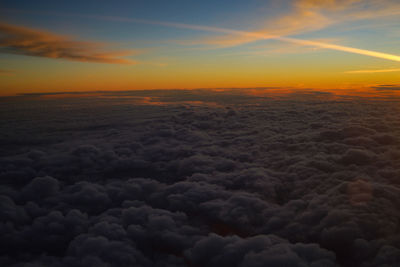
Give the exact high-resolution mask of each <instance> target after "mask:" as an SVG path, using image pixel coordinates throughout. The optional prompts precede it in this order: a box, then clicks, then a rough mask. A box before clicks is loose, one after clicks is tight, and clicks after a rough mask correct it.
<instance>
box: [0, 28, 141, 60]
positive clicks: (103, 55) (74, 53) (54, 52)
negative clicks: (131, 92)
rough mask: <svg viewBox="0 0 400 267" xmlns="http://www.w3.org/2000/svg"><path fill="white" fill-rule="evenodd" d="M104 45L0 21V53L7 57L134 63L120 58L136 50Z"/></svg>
mask: <svg viewBox="0 0 400 267" xmlns="http://www.w3.org/2000/svg"><path fill="white" fill-rule="evenodd" d="M104 47H105V44H104V43H98V42H87V41H76V40H74V39H72V38H71V37H68V36H62V35H57V34H53V33H50V32H46V31H41V30H37V29H31V28H27V27H20V26H15V25H10V24H6V23H1V22H0V49H1V50H0V51H1V52H2V53H8V54H18V55H27V56H37V57H46V58H59V59H66V60H70V61H80V62H96V63H110V64H136V63H137V62H136V61H132V60H129V59H124V58H121V57H123V56H128V55H132V54H135V53H137V51H110V50H104Z"/></svg>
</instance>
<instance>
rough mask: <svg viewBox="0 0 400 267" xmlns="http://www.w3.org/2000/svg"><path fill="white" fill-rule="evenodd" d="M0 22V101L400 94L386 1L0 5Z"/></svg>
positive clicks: (399, 62)
mask: <svg viewBox="0 0 400 267" xmlns="http://www.w3.org/2000/svg"><path fill="white" fill-rule="evenodd" d="M0 16H1V21H0V95H15V94H19V93H39V92H64V91H98V90H134V89H175V88H176V89H191V88H241V87H245V88H251V87H271V86H274V87H291V88H302V89H304V88H318V89H330V90H332V89H333V90H335V89H346V90H349V89H352V88H354V89H357V90H359V89H363V88H366V89H367V88H376V87H379V86H382V85H389V87H391V88H398V85H399V84H400V49H399V47H400V27H399V26H400V19H399V17H400V3H399V2H398V1H396V0H381V1H377V0H323V1H316V0H292V1H289V0H285V1H260V0H249V1H239V0H234V1H227V0H223V1H218V2H216V1H208V0H207V1H184V0H173V1H118V3H117V4H116V3H112V2H110V1H85V2H84V3H82V2H78V1H7V0H6V1H2V2H1V3H0Z"/></svg>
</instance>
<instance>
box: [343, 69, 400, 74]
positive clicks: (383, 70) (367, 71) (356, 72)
mask: <svg viewBox="0 0 400 267" xmlns="http://www.w3.org/2000/svg"><path fill="white" fill-rule="evenodd" d="M384 72H400V69H380V70H351V71H346V72H345V73H349V74H363V73H384Z"/></svg>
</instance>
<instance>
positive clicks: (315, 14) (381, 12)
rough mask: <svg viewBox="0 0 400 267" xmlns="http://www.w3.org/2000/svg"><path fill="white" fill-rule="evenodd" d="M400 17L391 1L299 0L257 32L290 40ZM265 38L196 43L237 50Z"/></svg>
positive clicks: (227, 37)
mask: <svg viewBox="0 0 400 267" xmlns="http://www.w3.org/2000/svg"><path fill="white" fill-rule="evenodd" d="M395 15H400V4H399V3H396V2H395V1H391V0H381V1H376V0H296V1H293V5H292V9H291V11H290V12H289V13H286V14H279V15H277V16H275V17H272V18H271V17H268V18H267V19H262V20H260V22H259V25H260V26H259V27H258V28H257V29H255V30H254V32H256V33H259V34H260V35H278V36H289V35H295V34H303V33H307V32H313V31H317V30H321V29H324V28H327V27H329V26H332V25H335V24H339V23H344V22H347V21H355V20H366V19H376V18H381V17H387V16H395ZM260 39H264V38H257V37H256V36H243V35H237V34H234V33H228V34H224V35H220V36H210V37H203V38H201V39H197V40H192V43H197V44H207V45H216V46H222V47H224V46H237V45H241V44H245V43H249V42H254V41H257V40H260Z"/></svg>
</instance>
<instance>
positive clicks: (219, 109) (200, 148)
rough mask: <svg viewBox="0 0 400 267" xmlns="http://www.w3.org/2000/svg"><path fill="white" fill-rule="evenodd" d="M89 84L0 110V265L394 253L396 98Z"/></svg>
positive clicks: (260, 261)
mask: <svg viewBox="0 0 400 267" xmlns="http://www.w3.org/2000/svg"><path fill="white" fill-rule="evenodd" d="M97 94H99V92H96V94H94V95H91V96H90V97H85V95H84V94H83V95H80V96H81V97H79V98H76V97H74V98H68V97H66V98H58V99H56V100H54V99H49V98H46V97H45V95H36V96H32V95H24V96H20V97H16V98H13V99H12V100H7V99H5V100H4V101H3V102H2V105H0V114H1V115H0V116H1V118H2V120H4V121H6V122H7V123H4V124H1V125H0V144H1V146H0V180H1V181H2V183H1V184H0V235H1V236H2V238H1V239H0V249H1V251H2V255H1V256H0V265H2V266H23V265H26V266H267V265H268V266H366V267H371V266H396V264H397V263H398V259H399V255H400V254H399V253H400V246H399V241H400V236H399V233H398V223H399V221H398V218H399V216H400V209H399V207H400V200H399V197H398V196H399V194H400V182H399V177H400V139H399V136H400V131H399V127H397V125H398V124H399V119H398V116H397V114H398V113H399V111H400V110H399V105H398V104H399V103H398V101H396V99H393V98H392V99H390V101H386V99H370V98H359V97H353V98H351V99H349V98H344V99H340V97H335V98H326V99H325V98H317V97H316V96H315V95H312V94H310V93H309V92H307V93H305V94H301V93H297V94H293V95H289V96H286V97H282V98H274V99H273V98H269V97H264V96H257V95H254V94H253V95H252V96H246V94H245V93H243V92H240V91H238V90H231V91H229V90H225V91H224V92H223V93H222V92H219V91H201V90H199V91H174V90H172V91H162V92H161V91H153V92H149V91H146V92H144V91H137V92H134V91H132V92H112V93H104V94H103V95H101V96H100V97H97ZM148 94H152V95H153V96H155V97H157V99H158V100H159V101H160V102H163V103H169V104H168V105H167V104H165V105H158V104H157V105H152V102H151V101H150V102H147V103H146V104H143V103H141V104H135V103H140V102H135V100H136V99H137V98H140V97H148ZM118 95H121V96H124V97H122V98H118V97H115V96H118ZM317 95H319V94H317ZM107 96H111V97H110V98H107ZM15 101H17V102H18V101H20V102H18V103H20V105H15V103H16V102H15ZM193 101H197V102H195V103H193ZM42 107H45V108H42ZM61 107H62V108H61ZM65 108H67V109H68V113H67V112H65ZM10 110H12V111H13V112H9V111H10Z"/></svg>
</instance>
